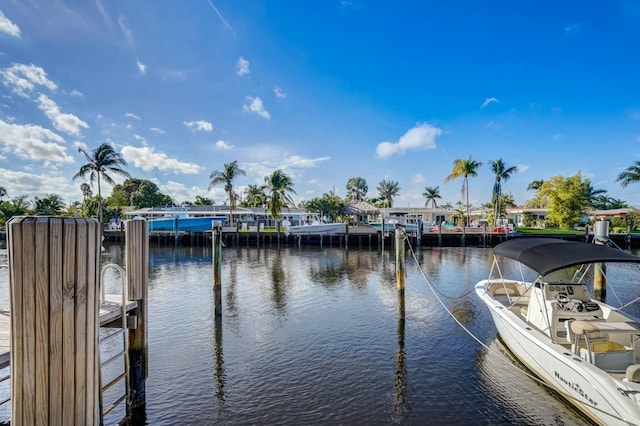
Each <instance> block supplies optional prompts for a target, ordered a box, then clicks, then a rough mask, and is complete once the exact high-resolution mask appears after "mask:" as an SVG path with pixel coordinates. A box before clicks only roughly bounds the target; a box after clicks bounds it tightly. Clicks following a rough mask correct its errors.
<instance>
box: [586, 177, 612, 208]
mask: <svg viewBox="0 0 640 426" xmlns="http://www.w3.org/2000/svg"><path fill="white" fill-rule="evenodd" d="M583 185H584V189H583V190H584V196H585V197H586V199H587V203H588V204H587V205H588V206H589V207H592V208H595V206H596V204H597V203H598V201H599V199H598V197H602V196H605V194H606V193H607V190H606V189H594V188H593V186H592V185H591V181H590V180H589V179H585V182H584V183H583Z"/></svg>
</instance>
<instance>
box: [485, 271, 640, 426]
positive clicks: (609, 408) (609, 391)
mask: <svg viewBox="0 0 640 426" xmlns="http://www.w3.org/2000/svg"><path fill="white" fill-rule="evenodd" d="M486 282H487V280H483V281H481V282H479V283H478V284H477V285H476V293H477V294H478V296H479V297H480V298H481V299H482V300H483V301H484V302H485V304H486V305H487V307H488V308H489V312H490V313H491V316H492V318H493V322H494V324H495V326H496V329H497V331H498V334H499V336H500V338H501V339H502V341H503V342H504V344H505V345H506V346H507V348H508V349H509V350H510V351H511V352H512V354H513V355H514V356H515V357H516V358H518V359H519V360H520V361H521V362H522V363H523V364H524V365H525V366H527V368H528V369H529V370H531V371H532V372H533V373H535V375H536V376H538V377H539V378H540V379H542V380H543V381H544V382H545V383H546V384H547V385H549V386H550V387H552V388H554V389H555V390H556V391H558V392H559V393H560V394H561V395H562V396H563V397H564V398H565V399H567V400H568V401H569V402H570V403H572V404H573V405H574V406H575V407H576V408H578V409H580V410H581V411H582V412H584V413H585V414H586V415H588V416H589V417H590V418H592V419H593V420H595V421H597V422H598V423H601V424H603V425H628V424H636V425H640V404H639V402H638V394H637V393H634V392H637V391H638V390H640V385H639V384H637V383H631V382H626V381H623V380H618V379H616V378H614V377H613V376H612V375H611V374H609V373H607V372H605V371H603V370H601V369H599V368H596V367H595V366H593V365H592V364H590V363H589V362H587V361H585V360H583V359H582V358H580V357H579V356H578V355H575V354H573V353H571V351H570V350H568V349H567V348H566V347H564V346H562V345H559V344H556V343H553V342H551V339H550V338H549V337H548V336H547V335H545V334H544V333H542V332H541V331H538V330H536V329H535V328H533V327H531V326H530V325H529V324H527V322H526V321H524V320H523V319H521V318H522V317H520V316H518V315H516V314H515V313H514V312H512V311H511V310H509V309H508V308H507V307H505V305H504V304H502V303H501V302H499V301H497V300H495V299H494V298H493V297H492V296H491V295H490V294H489V293H487V292H486V291H485V284H486ZM620 389H623V390H629V391H631V393H629V394H627V395H625V394H624V393H623V392H621V390H620Z"/></svg>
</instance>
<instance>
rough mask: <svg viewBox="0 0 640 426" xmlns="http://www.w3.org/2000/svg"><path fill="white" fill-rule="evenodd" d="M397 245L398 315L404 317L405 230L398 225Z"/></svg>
mask: <svg viewBox="0 0 640 426" xmlns="http://www.w3.org/2000/svg"><path fill="white" fill-rule="evenodd" d="M395 231H396V233H395V247H396V286H397V288H398V315H399V318H402V319H404V309H405V308H404V306H405V305H404V276H405V265H404V245H405V244H404V238H405V236H404V232H403V231H404V230H403V229H400V227H399V226H396V230H395Z"/></svg>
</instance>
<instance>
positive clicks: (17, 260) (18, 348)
mask: <svg viewBox="0 0 640 426" xmlns="http://www.w3.org/2000/svg"><path fill="white" fill-rule="evenodd" d="M24 219H25V218H24V217H17V218H13V219H12V220H11V221H10V222H9V227H8V228H9V233H8V240H7V241H8V243H9V245H8V248H9V250H8V255H9V258H8V260H9V282H10V283H11V285H10V286H9V292H10V299H11V301H10V308H11V311H12V312H13V313H14V316H15V318H14V319H13V321H11V323H10V327H11V333H12V335H13V336H14V338H13V339H11V343H10V345H11V348H12V350H11V389H12V391H11V393H12V397H11V420H12V421H13V422H14V423H15V424H18V425H21V424H24V410H23V400H24V394H23V393H22V389H23V388H24V375H23V369H22V366H23V339H22V329H23V327H24V325H23V324H22V317H23V315H22V294H23V291H22V281H23V279H24V277H23V271H24V269H25V268H24V265H23V262H24V258H23V257H22V245H23V241H24V237H23V235H22V222H23V221H24ZM3 319H4V318H3ZM14 390H15V391H14Z"/></svg>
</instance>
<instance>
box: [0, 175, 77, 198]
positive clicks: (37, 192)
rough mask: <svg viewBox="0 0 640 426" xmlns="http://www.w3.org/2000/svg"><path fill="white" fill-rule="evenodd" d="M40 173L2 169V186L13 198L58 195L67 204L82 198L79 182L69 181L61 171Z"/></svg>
mask: <svg viewBox="0 0 640 426" xmlns="http://www.w3.org/2000/svg"><path fill="white" fill-rule="evenodd" d="M38 172H39V173H38V174H33V173H28V172H24V171H17V170H15V169H14V170H9V169H0V175H1V176H2V182H3V184H2V186H4V187H5V188H7V191H8V192H9V195H10V196H11V197H14V196H18V195H21V194H27V195H29V198H32V197H43V196H46V195H47V194H58V195H60V196H61V197H62V198H63V200H64V201H65V203H69V201H73V200H78V199H80V198H81V197H82V194H81V193H80V188H79V182H78V181H73V180H71V179H69V177H68V176H64V175H63V174H62V173H60V172H59V171H45V173H40V172H42V170H40V169H39V170H38Z"/></svg>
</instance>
